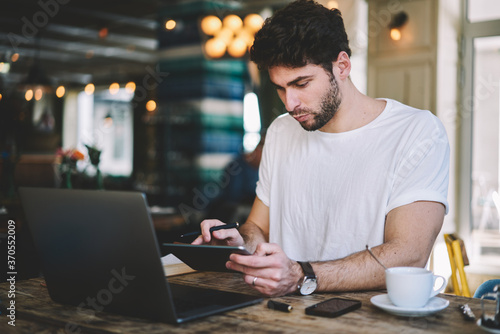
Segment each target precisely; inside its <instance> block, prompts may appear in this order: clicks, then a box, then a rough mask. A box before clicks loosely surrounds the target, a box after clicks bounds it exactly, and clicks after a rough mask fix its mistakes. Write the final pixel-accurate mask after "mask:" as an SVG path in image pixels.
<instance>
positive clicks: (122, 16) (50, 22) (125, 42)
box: [0, 0, 286, 87]
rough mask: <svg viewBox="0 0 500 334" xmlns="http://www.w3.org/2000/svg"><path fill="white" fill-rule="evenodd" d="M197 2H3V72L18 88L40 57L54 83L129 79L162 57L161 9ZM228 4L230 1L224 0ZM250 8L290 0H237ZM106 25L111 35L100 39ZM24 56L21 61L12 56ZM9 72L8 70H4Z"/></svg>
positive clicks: (5, 81) (8, 82) (0, 12)
mask: <svg viewBox="0 0 500 334" xmlns="http://www.w3.org/2000/svg"><path fill="white" fill-rule="evenodd" d="M181 1H182V2H186V1H191V2H192V1H193V0H178V1H172V0H85V1H84V0H38V1H34V0H12V1H9V2H8V3H5V1H4V4H1V5H0V62H2V61H3V62H8V63H10V70H9V71H8V72H7V73H2V74H1V79H2V80H3V84H4V86H5V87H13V86H15V84H17V83H19V82H21V81H22V80H23V79H24V78H25V77H26V75H27V73H28V71H29V68H30V67H31V66H32V65H33V64H34V62H35V60H36V59H38V62H39V64H40V65H41V67H42V68H43V69H44V71H45V73H46V74H47V76H48V77H49V78H50V79H51V80H52V81H53V82H54V84H64V85H67V86H71V85H75V86H82V85H84V84H86V83H88V82H93V83H96V84H99V83H103V84H104V83H107V84H109V83H110V80H111V79H110V78H113V80H116V81H124V80H130V79H132V78H134V76H138V75H141V74H143V73H144V69H145V67H146V66H147V65H154V64H155V63H156V62H157V59H158V54H159V51H158V42H157V31H158V29H160V22H159V18H158V16H159V15H158V13H159V12H161V10H162V9H164V8H165V7H166V6H172V5H174V6H175V5H176V4H179V3H180V2H181ZM221 1H222V2H225V3H228V2H230V0H221ZM233 2H236V3H237V4H238V5H241V7H242V8H245V9H246V10H248V11H250V10H252V11H260V10H262V9H263V8H264V7H266V6H271V5H277V4H283V3H284V2H286V1H283V0H275V1H263V0H256V1H243V0H240V1H233ZM102 28H107V31H108V33H107V36H106V37H104V38H102V37H99V32H100V31H101V29H102ZM14 53H18V54H19V59H18V60H17V61H16V62H13V61H12V55H13V54H14ZM4 72H6V70H5V68H4Z"/></svg>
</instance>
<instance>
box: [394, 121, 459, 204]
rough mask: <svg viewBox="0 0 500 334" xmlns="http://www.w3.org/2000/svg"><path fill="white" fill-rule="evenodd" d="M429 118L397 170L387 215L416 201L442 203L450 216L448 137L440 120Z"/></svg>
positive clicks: (417, 132)
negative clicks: (448, 199) (448, 198)
mask: <svg viewBox="0 0 500 334" xmlns="http://www.w3.org/2000/svg"><path fill="white" fill-rule="evenodd" d="M429 114H430V113H429ZM430 116H431V117H430V119H429V118H427V119H426V122H424V123H422V124H420V125H419V126H418V127H417V128H416V129H414V131H415V133H416V135H415V138H414V139H413V140H412V143H411V144H410V145H409V147H408V149H407V150H405V153H404V154H403V155H402V157H401V159H400V161H399V163H398V165H397V167H396V170H395V175H394V180H393V191H392V194H391V196H390V198H389V202H388V205H387V209H386V214H387V213H389V211H391V210H392V209H394V208H397V207H399V206H402V205H406V204H410V203H413V202H416V201H433V202H439V203H442V204H443V205H444V206H445V208H446V213H448V210H449V207H448V201H447V196H448V182H449V167H450V148H449V143H448V137H447V135H446V131H445V129H444V127H443V125H442V124H441V122H440V121H439V119H438V118H437V117H435V116H434V115H432V114H430Z"/></svg>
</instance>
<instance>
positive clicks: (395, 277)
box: [385, 267, 446, 308]
mask: <svg viewBox="0 0 500 334" xmlns="http://www.w3.org/2000/svg"><path fill="white" fill-rule="evenodd" d="M438 278H441V279H442V281H443V282H442V284H441V286H440V287H439V288H437V289H435V288H434V283H435V282H436V280H437V279H438ZM385 282H386V285H387V294H388V295H389V299H390V300H391V302H392V303H393V304H394V305H396V306H399V307H406V308H420V307H423V306H425V304H427V302H428V301H429V299H430V298H432V297H434V296H435V295H437V294H438V293H439V292H441V291H442V290H443V289H444V288H445V286H446V279H445V278H444V277H443V276H439V275H434V274H433V273H432V271H430V270H427V269H425V268H415V267H393V268H388V269H387V270H386V271H385Z"/></svg>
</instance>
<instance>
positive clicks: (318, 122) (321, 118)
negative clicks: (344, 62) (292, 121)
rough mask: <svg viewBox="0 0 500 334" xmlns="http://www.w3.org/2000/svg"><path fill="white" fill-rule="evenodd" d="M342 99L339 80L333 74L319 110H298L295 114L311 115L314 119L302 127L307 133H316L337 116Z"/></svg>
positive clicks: (303, 123)
mask: <svg viewBox="0 0 500 334" xmlns="http://www.w3.org/2000/svg"><path fill="white" fill-rule="evenodd" d="M341 102H342V98H341V96H340V92H339V85H338V82H337V79H335V76H334V75H333V74H331V75H330V87H329V89H328V90H327V91H326V93H325V94H324V95H323V96H322V98H321V103H320V108H319V110H317V111H316V110H312V109H307V108H306V109H300V110H296V111H294V112H293V113H290V115H292V116H293V114H311V115H312V116H313V119H312V120H311V121H309V122H301V123H300V125H301V126H302V128H304V130H306V131H316V130H319V129H321V128H322V127H323V126H325V125H326V124H327V123H328V122H329V121H330V120H331V119H332V118H333V116H335V114H336V113H337V111H338V110H339V106H340V103H341Z"/></svg>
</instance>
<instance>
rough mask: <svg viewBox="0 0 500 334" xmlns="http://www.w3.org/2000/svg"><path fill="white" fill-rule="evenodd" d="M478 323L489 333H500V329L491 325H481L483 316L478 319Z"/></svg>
mask: <svg viewBox="0 0 500 334" xmlns="http://www.w3.org/2000/svg"><path fill="white" fill-rule="evenodd" d="M477 325H478V326H479V327H481V329H482V330H485V331H487V332H489V333H494V334H500V329H496V328H490V327H486V326H483V325H481V318H480V319H479V320H478V321H477Z"/></svg>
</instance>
